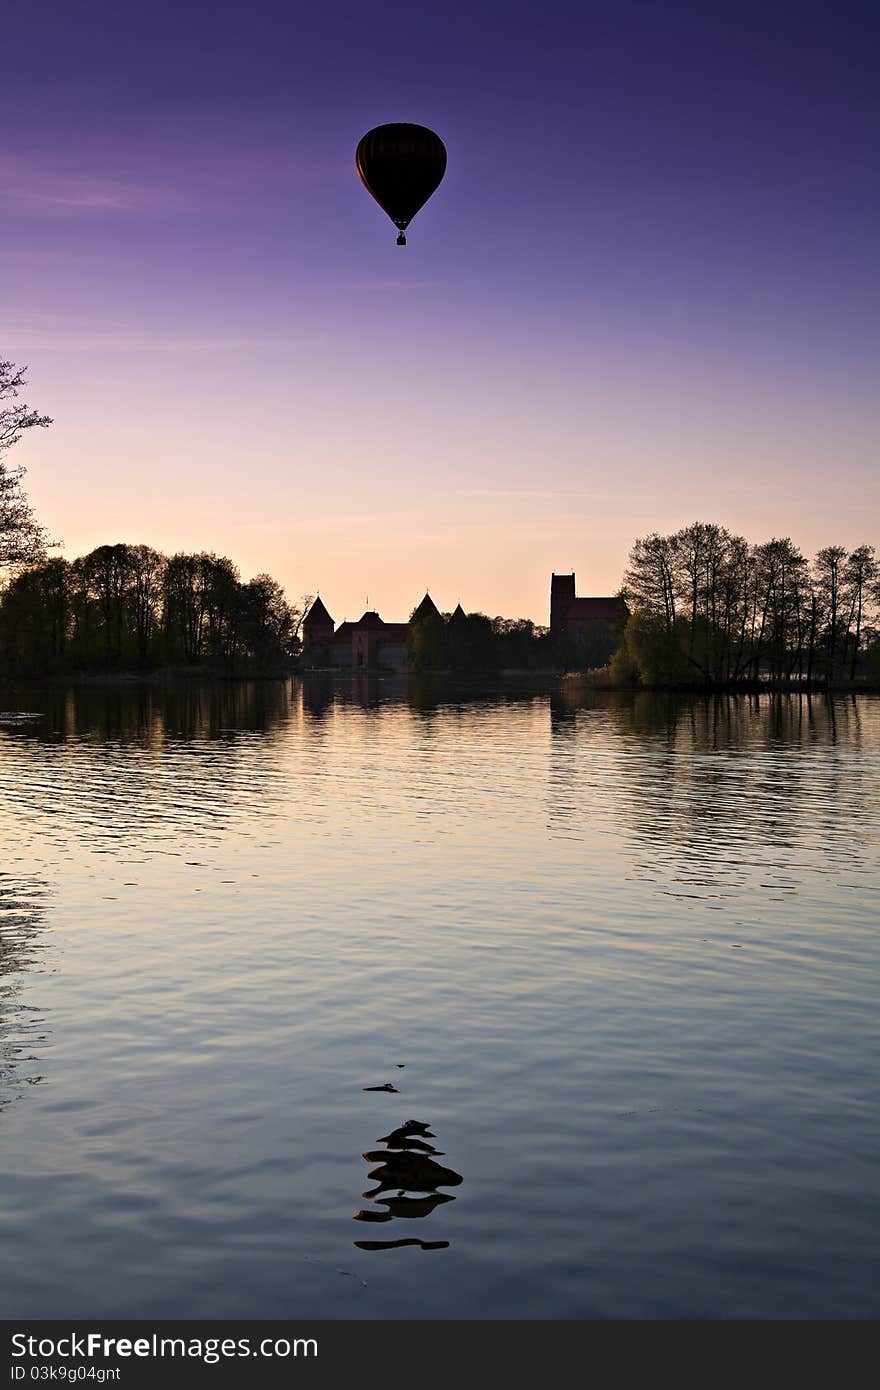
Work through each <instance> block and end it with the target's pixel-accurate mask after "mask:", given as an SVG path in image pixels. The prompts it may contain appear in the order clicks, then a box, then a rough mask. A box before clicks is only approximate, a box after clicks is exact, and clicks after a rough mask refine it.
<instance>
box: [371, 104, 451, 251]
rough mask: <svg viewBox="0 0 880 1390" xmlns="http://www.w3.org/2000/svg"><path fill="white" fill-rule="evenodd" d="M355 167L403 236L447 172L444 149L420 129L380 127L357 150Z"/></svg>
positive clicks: (401, 242)
mask: <svg viewBox="0 0 880 1390" xmlns="http://www.w3.org/2000/svg"><path fill="white" fill-rule="evenodd" d="M355 164H356V166H357V171H358V174H359V175H360V179H361V183H362V184H363V185H364V188H365V189H366V190H367V192H368V193H371V194H372V195H373V197H374V198H375V199H376V202H377V203H378V204H379V206H380V208H381V209H382V211H383V212H386V213H387V214H388V216H389V217H390V218H391V221H392V222H393V223H394V225H395V227H397V228H398V230H399V232H400V236H399V237H398V238H397V244H398V246H405V245H406V237H405V236H404V232H405V231H406V228H407V227H408V226H409V224H410V222H411V221H412V220H413V218H414V217H415V215H416V213H417V212H418V210H419V208H421V207H424V205H425V203H426V202H427V201H428V199H429V198H430V196H431V194H432V193H433V192H434V191H435V189H436V188H437V187H438V185H439V183H440V180H441V179H442V178H443V175H444V174H445V172H446V146H445V145H444V144H443V141H442V140H441V139H440V136H439V135H435V134H434V132H433V130H428V129H427V128H426V127H425V126H423V125H405V124H401V125H379V126H376V128H375V130H368V131H367V133H366V135H365V136H364V138H363V139H362V140H361V142H360V144H359V145H358V147H357V153H356V155H355Z"/></svg>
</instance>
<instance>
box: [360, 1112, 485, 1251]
mask: <svg viewBox="0 0 880 1390" xmlns="http://www.w3.org/2000/svg"><path fill="white" fill-rule="evenodd" d="M435 1138H436V1135H435V1134H433V1133H432V1132H431V1129H430V1127H429V1126H428V1125H426V1124H422V1123H421V1121H420V1120H407V1121H406V1123H405V1124H402V1125H401V1126H400V1128H399V1129H393V1130H392V1131H391V1133H390V1134H386V1135H384V1136H383V1137H382V1138H381V1139H378V1140H377V1141H376V1142H377V1143H379V1144H385V1145H386V1148H384V1149H369V1150H367V1152H366V1153H365V1154H364V1158H365V1159H366V1161H367V1162H368V1163H377V1164H378V1165H379V1166H378V1167H377V1168H374V1169H373V1170H372V1171H371V1172H370V1173H369V1174H368V1176H369V1177H370V1178H371V1179H372V1180H373V1181H374V1182H375V1183H376V1186H375V1187H373V1188H370V1189H369V1191H367V1192H365V1193H364V1194H363V1195H364V1197H365V1198H366V1199H367V1200H368V1201H370V1202H372V1203H373V1204H374V1205H373V1207H372V1208H366V1209H363V1208H362V1209H361V1210H360V1211H358V1212H355V1216H354V1219H355V1221H365V1222H373V1223H376V1224H379V1223H387V1222H389V1221H395V1220H415V1219H420V1218H422V1217H425V1216H430V1215H431V1213H432V1212H433V1211H436V1209H437V1207H440V1206H443V1205H444V1204H445V1203H446V1202H454V1201H455V1198H454V1197H453V1196H452V1195H451V1194H450V1193H448V1192H440V1191H439V1190H438V1189H439V1188H441V1187H458V1186H459V1185H460V1183H461V1182H462V1181H463V1179H462V1176H461V1174H460V1173H456V1172H455V1171H454V1169H452V1168H444V1167H443V1165H442V1164H441V1163H438V1162H437V1161H436V1160H437V1159H438V1158H442V1157H443V1154H442V1153H441V1151H440V1150H439V1149H435V1148H434V1146H433V1144H430V1143H429V1142H428V1140H430V1139H435ZM386 1193H393V1194H394V1195H393V1196H386V1195H385V1194H386ZM355 1245H356V1246H357V1247H358V1249H359V1250H393V1249H396V1248H398V1247H399V1246H401V1245H417V1246H419V1248H420V1249H422V1250H445V1249H446V1247H447V1246H448V1245H449V1241H448V1240H420V1239H418V1238H417V1237H414V1236H409V1237H402V1238H401V1239H399V1240H356V1241H355Z"/></svg>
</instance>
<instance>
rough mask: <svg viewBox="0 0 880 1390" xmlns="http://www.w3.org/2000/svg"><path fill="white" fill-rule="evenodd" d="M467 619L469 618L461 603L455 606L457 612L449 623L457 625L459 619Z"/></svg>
mask: <svg viewBox="0 0 880 1390" xmlns="http://www.w3.org/2000/svg"><path fill="white" fill-rule="evenodd" d="M466 617H467V613H465V611H464V609H463V608H462V606H461V604H460V603H457V604H456V605H455V612H454V613H453V615H452V617H451V618H450V620H449V621H450V622H452V623H456V622H458V621H459V619H461V618H466Z"/></svg>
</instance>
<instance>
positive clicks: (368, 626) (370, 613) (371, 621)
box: [356, 608, 385, 632]
mask: <svg viewBox="0 0 880 1390" xmlns="http://www.w3.org/2000/svg"><path fill="white" fill-rule="evenodd" d="M356 626H357V627H358V628H360V629H361V630H364V629H365V630H366V631H367V632H378V631H379V629H380V628H383V627H384V626H385V624H384V623H383V621H382V619H381V618H380V617H379V614H378V613H376V612H374V610H373V609H372V608H368V609H367V611H366V613H364V614H363V615H362V617H361V618H360V620H359V622H358V623H357V624H356Z"/></svg>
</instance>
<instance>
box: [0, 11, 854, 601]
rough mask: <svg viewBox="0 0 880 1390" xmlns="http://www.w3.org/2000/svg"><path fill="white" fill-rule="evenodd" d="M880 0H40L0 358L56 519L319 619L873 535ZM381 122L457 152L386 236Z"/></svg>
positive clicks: (17, 86) (64, 536)
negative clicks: (636, 566) (187, 555)
mask: <svg viewBox="0 0 880 1390" xmlns="http://www.w3.org/2000/svg"><path fill="white" fill-rule="evenodd" d="M878 39H880V11H878V9H877V6H876V4H867V3H865V4H855V3H848V0H839V2H838V3H833V4H832V3H814V0H801V2H800V3H798V4H791V5H790V4H788V3H786V0H778V3H766V0H765V3H762V4H760V5H752V4H751V3H750V0H734V3H725V2H724V0H719V2H718V3H715V0H700V3H693V4H691V3H677V0H664V3H659V0H614V3H610V0H605V3H602V4H594V3H590V0H579V3H577V4H574V3H560V0H543V3H521V2H520V0H506V3H505V4H504V5H503V6H502V5H501V4H499V3H498V0H492V3H481V0H476V3H474V0H468V2H467V3H452V0H450V3H447V4H443V5H438V4H432V3H431V2H430V0H421V3H419V4H418V5H416V4H413V3H411V0H410V3H408V4H401V3H399V2H398V0H383V4H381V5H373V6H368V5H365V4H364V3H363V0H359V2H358V3H352V2H351V0H344V3H337V2H336V0H322V3H321V4H319V5H316V4H314V3H313V0H312V3H308V4H305V3H299V2H298V0H283V3H282V0H250V3H248V4H244V3H239V4H230V3H226V0H210V2H209V0H201V3H187V0H174V3H166V0H151V3H150V4H143V3H135V2H134V0H132V3H127V4H124V5H120V4H119V3H118V0H113V2H112V3H108V0H29V3H28V4H27V5H17V6H9V7H6V8H5V10H4V14H3V16H2V18H0V48H2V50H3V52H4V55H5V56H4V58H3V59H2V60H0V61H2V64H3V80H2V84H0V131H2V140H0V355H2V356H3V357H7V358H10V359H12V360H13V361H15V362H17V363H23V364H27V366H28V368H29V372H28V382H29V384H28V390H27V399H28V401H29V403H30V404H32V405H33V406H35V407H38V408H40V409H41V410H43V411H45V412H47V413H48V414H50V415H51V416H52V417H53V419H54V424H53V426H52V427H51V429H50V430H48V431H39V432H32V434H31V436H30V437H29V438H27V439H26V440H25V441H23V442H22V443H21V445H19V446H18V448H17V450H16V460H17V461H18V462H21V463H24V464H26V465H27V467H28V478H27V486H28V490H29V494H30V496H31V499H32V501H33V503H34V506H35V508H36V510H37V512H38V514H39V517H40V519H41V520H42V521H43V522H44V524H45V525H46V526H47V527H48V528H49V529H50V531H51V532H52V533H53V535H55V536H57V537H58V538H59V539H61V540H62V541H63V553H64V554H66V555H67V556H69V557H73V556H74V555H77V554H81V553H83V552H85V551H86V550H88V549H90V548H92V547H93V546H95V545H98V544H101V543H104V542H116V541H131V542H146V543H149V544H152V545H154V546H156V547H157V548H159V549H161V550H165V551H167V552H173V551H175V550H180V549H184V550H209V551H216V552H217V553H222V554H227V555H229V556H230V557H231V558H232V559H233V560H234V561H235V562H236V563H237V564H238V565H239V566H240V568H241V571H242V574H243V576H244V577H245V578H249V577H250V576H251V575H253V574H255V573H257V572H261V571H268V572H269V573H271V574H273V575H274V576H275V577H276V578H277V579H279V580H280V581H281V583H282V584H283V585H284V586H285V588H286V590H287V592H288V594H289V595H290V596H291V597H292V598H298V597H299V596H300V595H301V594H303V593H314V592H315V591H316V590H320V592H321V595H322V597H323V598H324V600H325V602H326V603H327V606H328V607H329V609H330V611H331V613H332V614H333V616H334V617H335V618H336V619H337V620H342V619H343V618H349V619H352V618H356V617H358V616H359V615H360V613H361V612H362V611H363V609H364V608H365V607H366V606H367V599H369V606H371V607H374V608H378V610H379V611H380V612H381V613H382V615H383V617H385V618H387V619H389V620H399V619H403V618H405V617H406V616H407V615H408V613H409V611H410V610H411V608H412V607H413V606H414V604H415V602H417V600H418V599H419V598H420V596H421V594H422V593H424V591H425V588H426V587H427V588H429V589H430V592H431V593H432V595H433V596H434V598H435V599H436V601H437V602H438V604H439V606H440V607H441V608H443V609H451V608H453V607H454V606H455V604H456V602H458V601H459V600H460V601H461V602H462V603H463V604H464V606H465V607H466V608H468V609H471V610H481V611H484V612H487V613H489V614H490V615H494V614H499V613H500V614H505V615H508V616H528V617H532V618H533V619H535V620H536V621H539V622H542V621H543V622H546V621H547V608H548V596H549V575H550V572H551V570H554V569H555V570H557V571H559V570H565V571H570V570H572V569H573V570H575V571H576V574H577V581H578V590H579V592H580V593H582V594H601V593H610V592H614V591H615V590H616V589H617V588H618V587H619V585H620V583H621V579H622V574H623V570H624V567H625V563H626V556H627V553H628V551H629V548H630V546H631V545H632V542H633V541H634V540H635V538H636V537H638V536H642V535H646V534H648V533H649V532H651V531H654V530H659V531H661V532H662V531H669V530H673V529H676V528H677V527H678V526H681V525H684V524H686V523H688V522H690V521H694V520H714V521H718V522H720V523H722V524H724V525H727V526H728V527H729V528H730V529H731V530H734V531H736V532H738V533H742V534H745V535H746V536H748V537H749V538H750V539H752V540H756V541H757V540H763V539H768V538H769V537H770V536H773V535H777V536H781V535H791V536H792V537H793V539H794V540H795V541H796V542H798V543H799V544H800V545H801V546H802V547H803V548H804V550H805V551H807V552H813V551H815V550H816V549H817V548H818V547H819V546H821V545H824V544H829V543H832V542H833V543H840V544H843V545H847V546H854V545H857V544H859V543H861V542H862V541H869V542H877V543H880V525H878V521H880V506H878V502H880V486H878V481H877V479H878V476H880V470H878V469H877V438H878V423H880V421H878V414H880V410H878V401H880V389H878V388H880V380H878V378H880V371H878V367H880V313H878V310H880V257H878V240H880V239H878V211H880V194H878V177H877V168H878V161H877V150H878V148H880V142H878V135H880V98H878V93H880V82H878V71H877V66H878V64H877V53H878V51H880V48H878ZM386 121H415V122H418V123H421V124H423V125H427V126H429V127H431V128H432V129H433V130H435V131H437V133H438V134H439V135H440V136H441V137H442V139H443V140H444V142H445V144H446V146H447V150H448V158H449V163H448V168H447V174H446V177H445V179H444V181H443V183H442V184H441V186H440V188H439V189H438V191H437V192H436V193H435V195H434V197H433V198H432V199H431V200H430V202H429V203H428V204H427V205H426V206H425V207H424V208H423V210H422V211H421V212H420V213H419V214H418V216H417V217H416V218H415V220H414V221H413V223H412V225H411V227H410V230H409V233H408V245H407V247H406V248H405V249H404V248H399V247H397V246H396V244H395V237H396V233H395V231H394V228H393V227H392V225H391V223H390V222H389V221H388V219H387V218H386V217H385V216H384V214H383V213H382V212H381V211H380V209H379V208H378V207H377V206H376V204H375V203H374V202H373V200H372V199H371V198H370V197H369V195H368V194H367V193H366V192H365V190H364V189H363V187H362V186H361V184H360V183H359V181H358V178H357V176H356V173H355V169H354V151H355V147H356V145H357V142H358V140H359V139H360V137H361V135H363V134H364V132H365V131H367V130H368V129H370V128H371V127H373V126H375V125H379V124H382V123H384V122H386Z"/></svg>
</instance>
